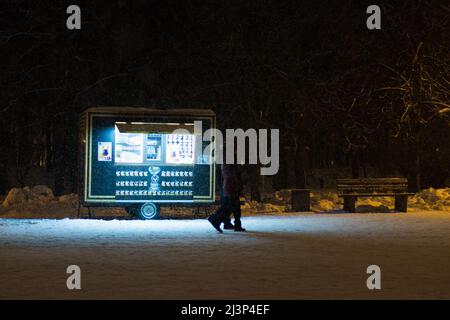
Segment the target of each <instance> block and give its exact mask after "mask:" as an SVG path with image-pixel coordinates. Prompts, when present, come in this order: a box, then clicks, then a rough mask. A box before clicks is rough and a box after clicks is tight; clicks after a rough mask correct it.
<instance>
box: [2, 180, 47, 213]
mask: <svg viewBox="0 0 450 320" xmlns="http://www.w3.org/2000/svg"><path fill="white" fill-rule="evenodd" d="M54 198H55V197H54V195H53V191H52V189H50V188H49V187H47V186H42V185H38V186H34V187H32V188H30V187H25V188H12V189H11V190H10V191H9V193H8V195H7V196H6V199H5V201H3V204H2V205H3V206H4V207H5V208H9V207H12V206H15V205H20V204H22V203H25V202H34V203H37V204H44V203H48V202H50V201H52V200H54Z"/></svg>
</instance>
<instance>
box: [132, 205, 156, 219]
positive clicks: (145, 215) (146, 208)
mask: <svg viewBox="0 0 450 320" xmlns="http://www.w3.org/2000/svg"><path fill="white" fill-rule="evenodd" d="M137 216H138V217H139V218H140V219H142V220H151V219H158V217H159V207H158V206H157V205H156V204H154V203H153V202H147V203H144V204H143V205H142V206H141V207H140V208H139V210H138V212H137Z"/></svg>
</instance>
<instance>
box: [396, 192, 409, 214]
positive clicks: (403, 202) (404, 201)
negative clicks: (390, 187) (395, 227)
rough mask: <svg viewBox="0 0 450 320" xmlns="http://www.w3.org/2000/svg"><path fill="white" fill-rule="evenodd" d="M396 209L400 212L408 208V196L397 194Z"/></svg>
mask: <svg viewBox="0 0 450 320" xmlns="http://www.w3.org/2000/svg"><path fill="white" fill-rule="evenodd" d="M395 210H396V211H400V212H406V211H407V210H408V196H395Z"/></svg>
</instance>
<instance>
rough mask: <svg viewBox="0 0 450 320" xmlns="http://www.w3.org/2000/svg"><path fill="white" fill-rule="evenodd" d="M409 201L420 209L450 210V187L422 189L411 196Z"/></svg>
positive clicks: (412, 205)
mask: <svg viewBox="0 0 450 320" xmlns="http://www.w3.org/2000/svg"><path fill="white" fill-rule="evenodd" d="M409 203H410V204H411V207H412V208H414V209H418V210H440V211H450V188H445V189H434V188H429V189H425V190H422V191H420V192H418V193H417V194H415V195H414V196H413V197H411V198H410V199H409Z"/></svg>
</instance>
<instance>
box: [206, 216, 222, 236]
mask: <svg viewBox="0 0 450 320" xmlns="http://www.w3.org/2000/svg"><path fill="white" fill-rule="evenodd" d="M208 221H209V222H210V223H211V224H212V226H213V227H214V229H216V230H217V231H219V232H220V233H222V232H223V231H222V229H220V222H218V221H216V220H215V219H214V218H213V217H212V216H210V217H208Z"/></svg>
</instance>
